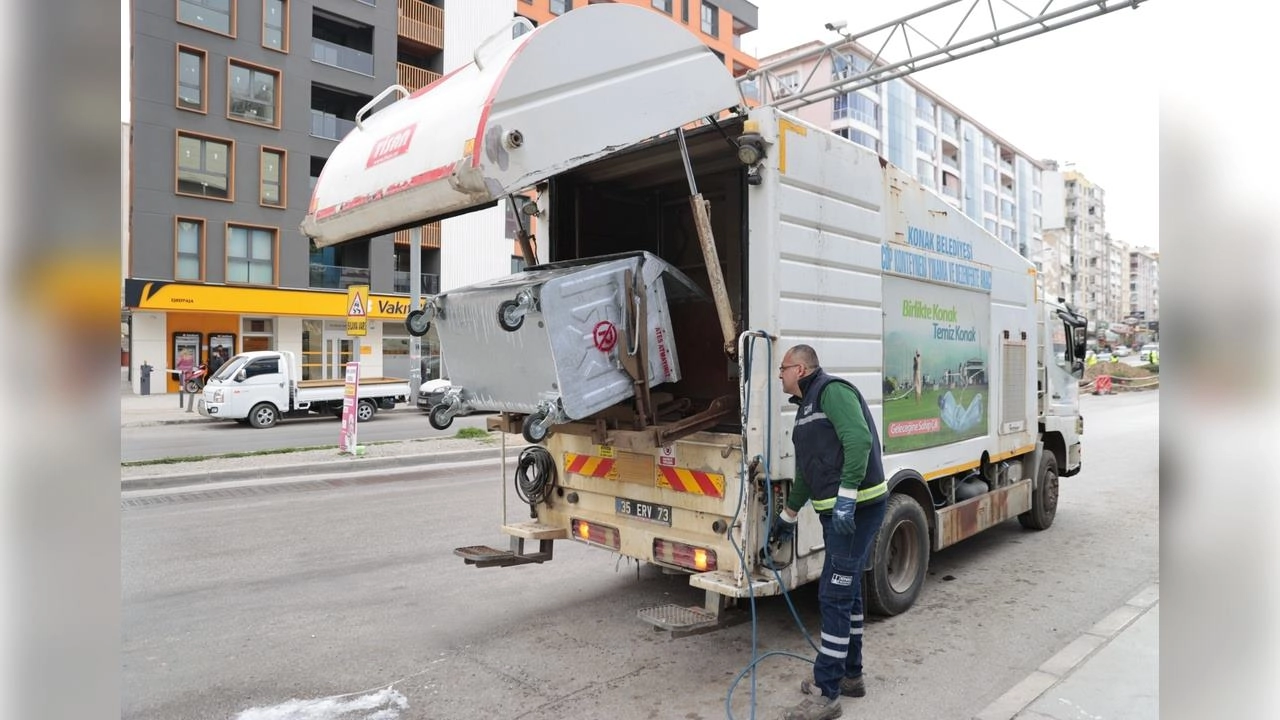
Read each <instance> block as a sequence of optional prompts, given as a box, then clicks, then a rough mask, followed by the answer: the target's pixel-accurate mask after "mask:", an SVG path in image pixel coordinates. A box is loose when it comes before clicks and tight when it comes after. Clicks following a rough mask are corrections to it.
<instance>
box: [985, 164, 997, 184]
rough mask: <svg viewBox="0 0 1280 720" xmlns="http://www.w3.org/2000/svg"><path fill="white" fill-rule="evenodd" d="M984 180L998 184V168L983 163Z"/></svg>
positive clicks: (987, 182)
mask: <svg viewBox="0 0 1280 720" xmlns="http://www.w3.org/2000/svg"><path fill="white" fill-rule="evenodd" d="M982 181H983V182H985V183H986V184H988V185H995V184H996V168H995V166H994V165H987V164H986V163H983V164H982Z"/></svg>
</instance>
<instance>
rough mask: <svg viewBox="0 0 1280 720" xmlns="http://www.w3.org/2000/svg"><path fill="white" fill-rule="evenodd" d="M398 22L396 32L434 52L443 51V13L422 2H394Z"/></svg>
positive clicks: (405, 0)
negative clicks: (432, 49) (434, 50)
mask: <svg viewBox="0 0 1280 720" xmlns="http://www.w3.org/2000/svg"><path fill="white" fill-rule="evenodd" d="M396 7H398V8H399V10H400V21H399V23H398V24H397V26H396V32H397V33H399V34H400V37H403V38H406V39H408V40H413V41H416V42H419V43H422V44H423V45H426V46H427V47H431V48H435V49H436V50H443V49H444V11H443V10H441V9H440V8H438V7H436V6H435V5H428V4H427V3H424V2H422V0H396Z"/></svg>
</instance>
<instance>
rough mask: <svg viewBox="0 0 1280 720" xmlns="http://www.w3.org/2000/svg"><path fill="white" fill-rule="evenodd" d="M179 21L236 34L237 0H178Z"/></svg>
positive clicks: (222, 33) (227, 33)
mask: <svg viewBox="0 0 1280 720" xmlns="http://www.w3.org/2000/svg"><path fill="white" fill-rule="evenodd" d="M178 22H180V23H183V24H186V25H194V26H196V27H198V28H204V29H205V30H209V31H211V32H216V33H218V34H220V35H229V36H231V37H235V36H236V0H178Z"/></svg>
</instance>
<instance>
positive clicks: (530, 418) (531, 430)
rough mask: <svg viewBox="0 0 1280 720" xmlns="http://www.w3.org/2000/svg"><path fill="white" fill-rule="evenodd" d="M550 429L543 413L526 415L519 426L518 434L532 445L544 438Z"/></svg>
mask: <svg viewBox="0 0 1280 720" xmlns="http://www.w3.org/2000/svg"><path fill="white" fill-rule="evenodd" d="M550 430H551V424H550V423H549V422H547V416H546V415H545V414H544V413H535V414H533V415H526V416H525V418H524V423H523V424H522V425H521V426H520V434H521V435H523V436H524V439H525V441H526V442H529V443H531V444H533V445H537V444H538V443H541V442H542V441H543V440H546V439H547V435H549V434H550Z"/></svg>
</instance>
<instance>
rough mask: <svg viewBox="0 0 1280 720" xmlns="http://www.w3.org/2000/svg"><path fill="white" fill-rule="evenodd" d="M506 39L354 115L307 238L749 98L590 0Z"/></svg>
mask: <svg viewBox="0 0 1280 720" xmlns="http://www.w3.org/2000/svg"><path fill="white" fill-rule="evenodd" d="M508 38H509V32H507V31H504V32H503V33H500V34H499V35H495V36H493V37H491V38H490V39H489V40H486V41H485V42H484V43H482V44H481V45H480V47H479V48H478V49H477V50H476V53H475V56H474V57H475V60H474V61H473V62H472V63H470V64H468V65H466V66H464V67H461V68H459V69H457V70H456V71H454V72H452V73H449V74H448V75H446V76H444V77H443V78H441V79H440V80H437V81H436V82H434V83H432V84H431V85H428V86H427V87H425V88H423V89H421V90H419V91H417V92H416V93H414V94H413V95H410V96H408V97H405V98H402V99H400V100H398V101H396V102H394V103H393V104H391V105H389V106H387V107H386V108H385V109H383V110H380V111H378V112H376V113H374V114H373V115H370V116H369V117H366V118H357V127H356V129H354V130H352V131H351V132H350V133H349V134H348V135H347V136H346V137H345V138H344V139H343V140H342V142H341V143H339V144H338V147H337V148H336V149H335V150H334V151H333V154H332V155H331V156H330V157H329V160H328V161H327V162H326V163H325V166H324V170H323V172H321V174H320V177H319V178H318V179H317V181H316V185H315V190H314V192H313V194H312V198H311V205H310V208H309V210H308V212H307V215H306V217H305V218H304V219H303V222H302V232H303V234H305V235H307V236H309V237H311V238H313V239H314V241H315V245H316V246H317V247H325V246H328V245H334V244H337V243H341V242H343V241H346V240H351V239H356V238H362V237H368V236H371V235H375V234H378V233H383V232H388V231H391V230H395V229H399V228H403V227H407V226H412V225H415V224H418V223H421V222H426V221H428V220H430V219H433V218H436V217H440V216H444V215H448V214H453V213H457V212H460V211H463V210H466V209H468V208H473V207H477V206H481V205H486V204H489V203H492V202H493V201H495V200H497V199H500V198H503V197H505V196H507V195H508V194H510V193H513V192H517V191H521V190H524V189H526V188H528V187H530V186H531V185H534V184H535V183H537V182H539V181H542V180H544V179H546V178H548V177H551V176H552V175H555V174H557V173H560V172H563V171H565V170H569V169H572V168H574V167H577V166H580V165H582V164H585V163H587V162H590V161H592V160H594V159H596V158H599V157H600V156H602V155H605V154H607V153H609V152H612V151H614V150H617V149H619V148H623V147H626V146H629V145H632V144H634V143H637V142H639V141H641V140H645V139H647V138H650V137H653V136H655V135H658V134H661V133H663V132H666V131H669V130H673V129H675V128H677V127H680V126H682V125H686V124H688V123H690V122H693V121H696V120H698V119H700V118H702V117H706V116H708V115H715V114H718V113H719V112H721V111H722V110H725V109H726V108H731V107H734V106H735V105H739V104H740V103H741V96H740V95H739V92H738V88H737V84H736V83H735V81H734V79H733V77H732V76H731V75H730V74H729V71H728V70H727V69H726V68H725V66H724V63H723V62H722V61H721V60H719V59H718V58H717V57H716V56H715V55H714V54H713V53H712V52H711V50H710V49H709V48H707V47H706V46H705V45H703V44H702V43H701V42H699V41H698V39H697V38H696V37H695V36H694V35H693V34H692V33H690V32H689V31H688V30H686V29H684V28H683V27H681V26H680V25H678V24H676V23H675V22H673V21H671V20H670V19H668V18H666V17H664V16H662V15H661V14H659V13H656V12H652V11H650V10H648V9H644V8H638V7H634V6H630V5H616V4H600V5H589V6H587V7H583V8H579V9H577V10H574V11H573V12H570V13H566V14H565V15H564V16H562V17H559V18H556V19H555V20H553V21H551V22H549V23H546V24H545V25H543V26H541V27H539V28H537V29H535V30H533V31H532V32H528V33H526V34H524V35H521V36H520V37H518V38H515V39H508Z"/></svg>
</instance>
